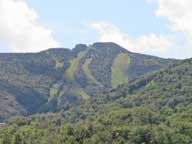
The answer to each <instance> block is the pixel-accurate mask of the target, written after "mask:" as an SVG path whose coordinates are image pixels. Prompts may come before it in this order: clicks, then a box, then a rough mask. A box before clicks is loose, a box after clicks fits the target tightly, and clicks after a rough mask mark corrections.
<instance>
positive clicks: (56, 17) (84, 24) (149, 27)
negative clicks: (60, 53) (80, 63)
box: [27, 0, 169, 48]
mask: <svg viewBox="0 0 192 144" xmlns="http://www.w3.org/2000/svg"><path fill="white" fill-rule="evenodd" d="M27 3H28V4H29V6H31V7H33V8H34V9H35V10H36V11H37V13H38V15H39V19H40V20H41V22H42V23H43V24H46V25H47V26H48V27H49V28H51V29H52V30H53V31H54V37H55V38H56V39H57V40H58V41H59V42H60V43H61V45H62V46H63V47H68V48H71V47H73V46H74V45H75V44H77V43H92V42H94V41H97V35H96V33H95V31H94V30H93V29H91V28H90V27H89V23H91V22H97V21H106V22H110V23H113V24H114V25H116V26H118V27H120V28H121V29H122V30H123V31H124V32H127V33H129V34H130V35H131V36H139V35H143V34H148V33H167V32H169V30H168V29H167V28H166V20H165V19H163V18H157V17H156V16H155V14H154V11H155V9H156V7H157V6H156V4H154V3H153V4H146V2H145V1H144V0H118V1H112V0H94V1H90V0H81V1H77V0H70V1H69V0H55V1H51V0H41V1H38V0H27Z"/></svg>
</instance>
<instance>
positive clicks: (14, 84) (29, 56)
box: [0, 43, 176, 120]
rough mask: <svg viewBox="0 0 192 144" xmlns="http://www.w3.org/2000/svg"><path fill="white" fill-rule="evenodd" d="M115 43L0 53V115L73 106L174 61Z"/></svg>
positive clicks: (1, 116) (46, 110)
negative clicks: (131, 50)
mask: <svg viewBox="0 0 192 144" xmlns="http://www.w3.org/2000/svg"><path fill="white" fill-rule="evenodd" d="M175 62H176V60H171V59H161V58H157V57H153V56H147V55H142V54H136V53H131V52H129V51H127V50H125V49H124V48H122V47H120V46H118V45H117V44H114V43H95V44H93V45H91V46H86V45H84V44H79V45H77V46H76V47H75V48H73V49H72V50H70V49H62V48H59V49H49V50H46V51H42V52H40V53H26V54H0V69H1V71H0V96H1V97H0V108H1V109H0V120H3V119H5V118H8V117H9V116H12V115H28V114H34V113H37V112H55V111H59V110H60V109H65V110H67V109H69V108H70V107H71V106H73V105H79V104H81V103H83V102H84V101H85V100H88V99H89V98H90V97H92V95H94V94H95V93H97V92H105V91H108V90H109V89H111V88H112V87H116V86H117V85H119V84H122V83H125V82H128V81H133V80H134V79H136V78H138V77H139V76H141V75H143V74H146V73H148V72H152V71H155V70H158V69H160V68H162V67H163V66H165V65H169V64H172V63H175Z"/></svg>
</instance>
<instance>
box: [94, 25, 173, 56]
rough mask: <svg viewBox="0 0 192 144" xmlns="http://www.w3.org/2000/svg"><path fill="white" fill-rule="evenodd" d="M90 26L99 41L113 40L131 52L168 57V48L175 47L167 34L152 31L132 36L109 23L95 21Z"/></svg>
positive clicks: (171, 38)
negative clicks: (147, 33) (157, 33)
mask: <svg viewBox="0 0 192 144" xmlns="http://www.w3.org/2000/svg"><path fill="white" fill-rule="evenodd" d="M91 27H92V28H94V29H95V30H96V31H97V32H98V34H99V40H100V41H102V42H115V43H117V44H120V45H121V46H123V47H125V48H126V49H128V50H130V51H132V52H139V53H147V54H158V55H159V56H163V57H168V53H169V52H170V50H172V49H173V48H176V46H175V45H174V43H173V41H174V38H173V37H172V36H169V35H161V34H160V35H156V34H153V33H152V34H149V35H143V36H141V37H138V38H133V37H131V36H129V35H128V34H126V33H124V32H122V31H121V30H120V29H119V28H118V27H116V26H114V25H112V24H110V23H106V22H95V23H92V24H91Z"/></svg>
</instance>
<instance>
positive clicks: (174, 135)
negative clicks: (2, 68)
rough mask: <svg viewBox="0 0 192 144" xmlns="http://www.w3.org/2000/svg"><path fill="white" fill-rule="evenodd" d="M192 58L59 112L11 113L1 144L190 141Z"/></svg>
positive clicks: (162, 143) (0, 134)
mask: <svg viewBox="0 0 192 144" xmlns="http://www.w3.org/2000/svg"><path fill="white" fill-rule="evenodd" d="M191 85H192V60H191V59H188V60H184V61H180V62H178V61H177V62H175V63H172V64H167V66H163V67H162V68H161V69H159V70H157V69H156V71H153V72H150V73H146V74H144V75H140V76H139V77H137V78H136V79H133V80H130V81H129V82H127V83H124V84H119V85H118V86H117V87H116V88H112V89H110V90H109V91H104V92H101V93H96V94H94V95H92V96H91V97H90V98H88V99H87V100H85V101H83V102H82V103H81V104H79V105H76V106H73V107H71V108H69V109H68V110H65V109H61V110H60V111H59V112H57V113H46V114H35V115H31V116H26V117H25V116H23V117H12V118H10V119H8V120H7V125H5V126H2V127H1V128H0V143H1V144H191V143H192V89H191Z"/></svg>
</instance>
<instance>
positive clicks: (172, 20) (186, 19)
mask: <svg viewBox="0 0 192 144" xmlns="http://www.w3.org/2000/svg"><path fill="white" fill-rule="evenodd" d="M146 1H147V2H154V1H155V2H157V5H158V8H157V10H156V12H155V14H156V16H158V17H164V18H166V19H167V20H168V28H169V29H170V30H172V31H174V32H178V33H180V34H181V35H183V39H185V44H184V43H183V45H186V46H187V47H184V46H183V47H181V49H180V51H185V57H190V56H191V55H192V0H146ZM181 46H182V45H181Z"/></svg>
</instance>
